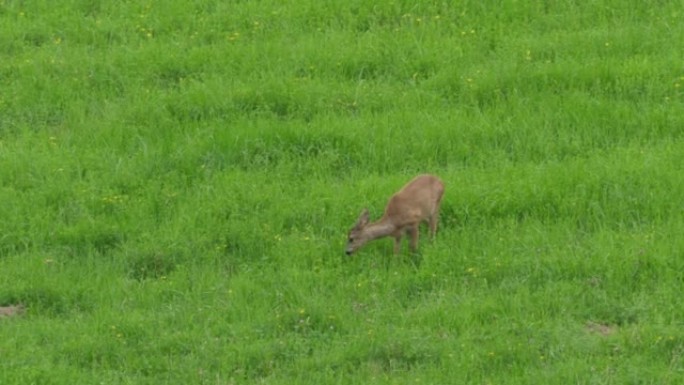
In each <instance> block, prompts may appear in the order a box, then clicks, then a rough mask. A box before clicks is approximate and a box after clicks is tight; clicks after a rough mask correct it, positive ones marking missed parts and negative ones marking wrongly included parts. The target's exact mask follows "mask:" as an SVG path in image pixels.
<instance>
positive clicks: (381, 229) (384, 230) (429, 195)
mask: <svg viewBox="0 0 684 385" xmlns="http://www.w3.org/2000/svg"><path fill="white" fill-rule="evenodd" d="M443 194H444V183H442V181H441V180H439V178H437V177H436V176H434V175H419V176H417V177H416V178H414V179H413V180H412V181H410V182H409V183H408V184H406V186H404V187H403V188H402V189H401V190H399V192H397V193H395V194H394V195H392V197H391V198H390V200H389V202H388V203H387V207H386V208H385V214H384V215H383V216H382V218H380V219H379V220H378V221H375V222H372V223H369V222H370V218H369V213H368V209H364V210H363V211H362V212H361V215H360V216H359V219H358V220H357V221H356V224H355V225H354V227H353V228H352V229H351V230H350V231H349V240H348V242H347V249H346V253H347V255H351V254H352V253H353V252H355V251H356V250H358V249H359V248H360V247H361V246H363V245H365V244H366V243H367V242H369V241H372V240H374V239H378V238H383V237H387V236H391V237H393V238H394V253H395V254H398V253H399V250H400V248H401V238H402V236H403V235H404V233H407V234H408V235H409V237H410V242H409V247H410V249H411V252H415V251H416V249H417V247H418V225H420V223H421V222H427V223H428V225H429V228H430V236H431V238H434V236H435V233H436V232H437V220H438V217H439V203H440V201H441V200H442V195H443Z"/></svg>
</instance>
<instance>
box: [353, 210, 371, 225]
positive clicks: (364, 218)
mask: <svg viewBox="0 0 684 385" xmlns="http://www.w3.org/2000/svg"><path fill="white" fill-rule="evenodd" d="M369 220H370V214H369V213H368V209H363V211H361V215H359V219H358V220H357V221H356V225H357V226H365V225H367V224H368V221H369Z"/></svg>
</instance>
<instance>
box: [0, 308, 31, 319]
mask: <svg viewBox="0 0 684 385" xmlns="http://www.w3.org/2000/svg"><path fill="white" fill-rule="evenodd" d="M25 311H26V308H25V307H24V305H12V306H0V318H9V317H16V316H20V315H22V314H24V312H25Z"/></svg>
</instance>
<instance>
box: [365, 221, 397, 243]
mask: <svg viewBox="0 0 684 385" xmlns="http://www.w3.org/2000/svg"><path fill="white" fill-rule="evenodd" d="M396 229H397V227H396V226H395V225H394V224H393V223H392V222H390V221H387V220H385V219H384V218H383V219H380V220H379V221H377V222H373V223H371V224H369V225H368V226H366V228H365V229H364V230H365V231H364V232H365V233H366V234H367V236H368V239H369V240H373V239H378V238H382V237H386V236H388V235H391V234H392V233H394V232H395V230H396Z"/></svg>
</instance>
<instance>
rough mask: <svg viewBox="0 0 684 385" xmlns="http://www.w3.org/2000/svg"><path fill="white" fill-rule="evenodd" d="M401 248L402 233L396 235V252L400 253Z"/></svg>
mask: <svg viewBox="0 0 684 385" xmlns="http://www.w3.org/2000/svg"><path fill="white" fill-rule="evenodd" d="M400 250H401V233H399V234H396V235H394V254H399V251H400Z"/></svg>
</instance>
